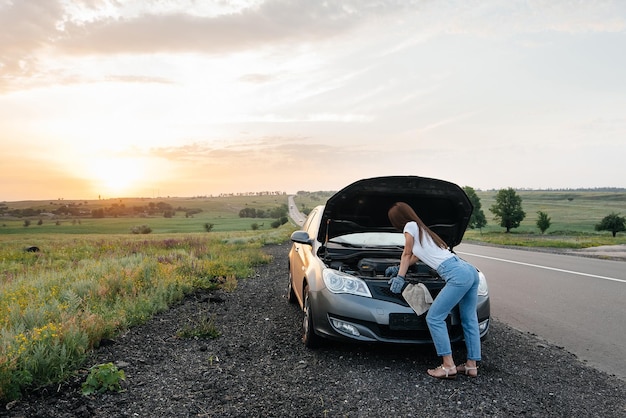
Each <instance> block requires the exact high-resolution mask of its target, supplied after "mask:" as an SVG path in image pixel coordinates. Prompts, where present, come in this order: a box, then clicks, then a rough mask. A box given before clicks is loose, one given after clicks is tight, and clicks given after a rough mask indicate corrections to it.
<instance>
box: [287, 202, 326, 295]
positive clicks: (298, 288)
mask: <svg viewBox="0 0 626 418" xmlns="http://www.w3.org/2000/svg"><path fill="white" fill-rule="evenodd" d="M319 213H320V209H319V208H315V209H313V210H312V211H311V213H310V214H309V216H308V217H307V219H306V221H305V222H304V225H303V226H302V230H303V231H306V232H307V233H308V234H309V237H311V239H312V240H315V237H316V236H317V228H318V226H317V225H316V224H315V222H319ZM312 252H313V247H312V246H311V245H308V244H302V243H299V242H294V243H293V252H292V256H291V259H290V269H291V271H290V273H291V279H292V283H293V291H294V292H295V294H296V297H297V298H298V300H299V302H300V305H302V302H303V294H302V291H303V289H304V279H305V272H306V271H307V269H308V266H309V263H310V260H311V257H313V254H312Z"/></svg>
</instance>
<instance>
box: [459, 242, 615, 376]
mask: <svg viewBox="0 0 626 418" xmlns="http://www.w3.org/2000/svg"><path fill="white" fill-rule="evenodd" d="M456 252H457V253H458V254H459V255H460V256H462V257H463V258H464V259H466V260H467V261H469V262H471V263H473V264H474V265H476V267H478V268H479V269H480V270H482V271H483V273H484V274H485V276H486V277H487V281H488V283H489V291H490V296H491V314H492V316H493V317H494V318H497V319H498V320H500V321H502V322H505V323H507V324H509V325H510V326H512V327H514V328H517V329H519V330H521V331H525V332H531V333H533V334H536V335H538V336H540V337H541V338H543V339H545V340H547V341H549V342H551V343H554V344H556V345H558V346H562V347H564V348H565V349H566V350H568V351H570V352H572V353H574V354H576V355H577V356H578V357H579V358H580V359H581V360H583V361H586V362H588V364H590V365H591V366H593V367H596V368H598V369H600V370H602V371H605V372H607V373H610V374H615V375H616V376H618V377H620V378H621V379H624V380H626V361H624V359H625V358H626V332H625V331H624V330H625V329H626V311H625V310H624V301H625V300H626V262H624V261H612V260H602V259H594V258H587V257H579V256H573V255H562V254H551V253H545V252H536V251H527V250H517V249H509V248H498V247H489V246H483V245H471V244H461V245H460V246H458V247H457V248H456ZM522 360H526V359H520V361H522ZM529 360H532V359H529Z"/></svg>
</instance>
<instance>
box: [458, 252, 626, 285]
mask: <svg viewBox="0 0 626 418" xmlns="http://www.w3.org/2000/svg"><path fill="white" fill-rule="evenodd" d="M457 253H458V254H465V255H469V256H472V257H480V258H488V259H490V260H496V261H502V262H504V263H511V264H520V265H522V266H528V267H536V268H540V269H544V270H552V271H559V272H561V273H570V274H577V275H579V276H587V277H594V278H596V279H602V280H610V281H613V282H621V283H626V280H624V279H616V278H615V277H606V276H598V275H597V274H589V273H581V272H579V271H572V270H563V269H558V268H554V267H547V266H540V265H538V264H530V263H522V262H521V261H513V260H507V259H504V258H497V257H489V256H486V255H479V254H472V253H466V252H461V251H457Z"/></svg>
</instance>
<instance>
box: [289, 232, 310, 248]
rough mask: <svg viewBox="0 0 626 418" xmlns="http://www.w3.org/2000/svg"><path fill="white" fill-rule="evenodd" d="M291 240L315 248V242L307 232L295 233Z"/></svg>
mask: <svg viewBox="0 0 626 418" xmlns="http://www.w3.org/2000/svg"><path fill="white" fill-rule="evenodd" d="M291 240H292V241H293V242H297V243H298V244H306V245H310V246H313V240H312V239H311V237H310V236H309V233H308V232H306V231H295V232H294V233H293V234H291Z"/></svg>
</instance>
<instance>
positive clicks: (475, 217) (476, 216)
mask: <svg viewBox="0 0 626 418" xmlns="http://www.w3.org/2000/svg"><path fill="white" fill-rule="evenodd" d="M463 190H464V191H465V194H466V195H467V197H468V198H469V200H470V202H472V206H474V210H473V211H472V216H470V220H469V224H468V226H469V227H470V228H471V229H474V228H478V229H482V227H483V226H486V225H487V218H486V217H485V213H484V212H483V210H482V208H481V207H482V205H481V204H480V197H478V195H477V194H476V191H475V190H474V189H473V188H472V187H470V186H465V187H463Z"/></svg>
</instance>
